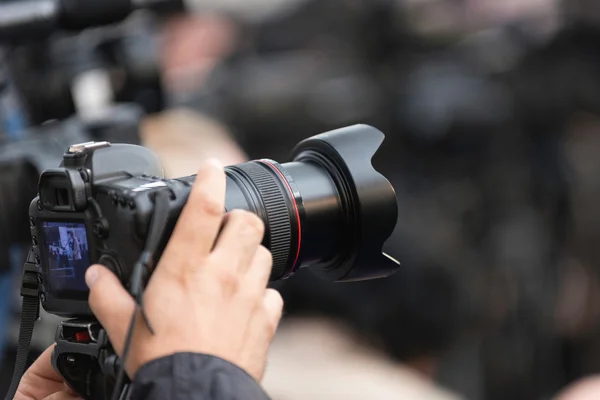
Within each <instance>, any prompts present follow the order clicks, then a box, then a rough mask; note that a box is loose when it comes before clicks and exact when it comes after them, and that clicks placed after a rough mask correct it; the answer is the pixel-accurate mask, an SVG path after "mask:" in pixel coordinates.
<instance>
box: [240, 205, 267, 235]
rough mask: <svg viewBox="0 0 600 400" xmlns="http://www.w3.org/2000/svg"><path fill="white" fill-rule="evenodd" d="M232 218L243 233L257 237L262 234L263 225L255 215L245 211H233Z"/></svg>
mask: <svg viewBox="0 0 600 400" xmlns="http://www.w3.org/2000/svg"><path fill="white" fill-rule="evenodd" d="M232 218H233V220H235V222H236V223H237V224H239V225H240V227H241V228H242V229H243V230H244V232H247V233H248V234H251V235H257V236H259V235H260V236H262V235H263V234H264V231H265V225H264V224H263V221H262V220H261V219H260V218H259V217H258V216H257V215H256V214H253V213H251V212H249V211H246V210H233V211H232Z"/></svg>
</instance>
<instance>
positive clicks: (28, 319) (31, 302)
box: [5, 250, 40, 400]
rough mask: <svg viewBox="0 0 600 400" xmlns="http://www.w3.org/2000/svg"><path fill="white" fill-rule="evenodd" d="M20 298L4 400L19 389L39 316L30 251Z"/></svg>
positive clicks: (35, 265)
mask: <svg viewBox="0 0 600 400" xmlns="http://www.w3.org/2000/svg"><path fill="white" fill-rule="evenodd" d="M21 296H22V297H23V304H22V307H21V326H20V328H19V342H18V345H17V358H16V361H15V369H14V371H13V376H12V381H11V382H10V389H8V393H7V394H6V398H5V400H12V399H13V398H14V396H15V393H16V392H17V388H18V387H19V382H20V381H21V377H22V376H23V373H24V372H25V367H26V366H27V356H28V355H29V346H30V345H31V337H32V336H33V327H34V325H35V322H36V321H37V320H38V318H39V316H40V298H39V296H40V282H39V278H38V271H37V263H36V261H35V256H34V254H33V251H32V250H29V253H28V254H27V261H25V265H24V268H23V279H22V281H21Z"/></svg>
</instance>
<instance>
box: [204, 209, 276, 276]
mask: <svg viewBox="0 0 600 400" xmlns="http://www.w3.org/2000/svg"><path fill="white" fill-rule="evenodd" d="M264 232H265V227H264V224H263V222H262V220H261V219H260V218H259V217H257V216H256V215H254V214H252V213H250V212H248V211H244V210H233V211H231V212H230V213H229V214H228V215H227V220H226V222H225V227H224V228H223V230H222V232H221V234H220V235H219V239H218V241H217V244H216V246H215V249H214V251H213V253H214V255H215V257H217V258H219V259H220V260H223V261H224V262H223V264H225V265H226V266H228V267H230V268H232V269H234V270H235V272H239V273H243V272H245V271H246V270H247V269H248V268H249V266H250V264H251V262H252V260H253V259H254V255H255V254H256V251H257V250H258V247H259V245H260V243H261V242H262V240H263V236H264ZM219 267H221V268H222V267H223V266H222V265H219Z"/></svg>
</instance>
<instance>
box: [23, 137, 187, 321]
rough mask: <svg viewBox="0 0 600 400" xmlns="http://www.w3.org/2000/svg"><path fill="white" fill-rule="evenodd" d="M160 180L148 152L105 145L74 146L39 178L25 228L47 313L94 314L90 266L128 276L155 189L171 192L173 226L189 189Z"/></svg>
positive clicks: (155, 162)
mask: <svg viewBox="0 0 600 400" xmlns="http://www.w3.org/2000/svg"><path fill="white" fill-rule="evenodd" d="M99 149H110V151H97V150H99ZM92 171H93V172H92ZM161 176H162V168H161V166H160V162H159V161H158V159H157V158H156V156H155V155H154V154H153V153H152V152H150V151H148V150H147V149H145V148H143V147H139V146H133V145H124V144H118V145H110V144H109V143H108V142H98V143H93V144H82V145H76V146H72V147H71V148H70V151H69V152H67V153H66V154H65V156H64V160H63V164H62V168H56V169H47V170H45V171H44V172H43V173H42V175H41V176H40V183H39V197H36V199H34V200H33V201H32V202H31V204H30V226H31V231H32V242H33V252H34V255H35V259H36V260H39V263H38V264H39V267H38V268H39V274H40V277H41V288H42V295H43V296H42V305H43V306H44V308H45V309H46V311H48V312H50V313H53V314H57V315H60V316H65V317H81V316H91V312H90V310H89V307H88V305H87V297H88V289H87V286H86V284H85V280H84V274H85V270H86V269H87V267H88V266H89V265H92V264H94V263H102V264H104V265H106V266H107V267H109V268H110V269H111V270H112V271H113V272H114V273H115V274H116V275H117V276H119V277H120V278H121V279H122V280H125V279H126V278H127V275H126V274H127V271H126V270H125V266H130V267H131V266H133V264H134V263H135V261H136V260H137V258H138V257H139V255H140V253H141V252H142V250H143V246H144V238H145V237H146V235H147V229H148V226H149V222H150V217H151V212H152V209H153V205H152V194H153V193H154V192H155V191H156V190H158V189H159V188H165V187H167V188H168V189H169V190H170V191H172V192H173V193H174V198H175V199H176V200H175V201H174V202H173V203H172V208H171V213H172V218H170V220H171V222H170V223H171V225H174V224H175V222H176V217H177V216H178V214H179V212H180V210H181V208H182V207H183V204H184V203H185V199H186V198H187V193H188V191H189V186H187V185H186V184H185V183H182V182H179V181H165V180H161V179H160V178H161ZM131 189H133V190H131ZM117 221H118V224H117ZM171 229H172V227H171ZM167 239H168V237H167V238H165V241H166V240H167ZM163 247H164V246H163Z"/></svg>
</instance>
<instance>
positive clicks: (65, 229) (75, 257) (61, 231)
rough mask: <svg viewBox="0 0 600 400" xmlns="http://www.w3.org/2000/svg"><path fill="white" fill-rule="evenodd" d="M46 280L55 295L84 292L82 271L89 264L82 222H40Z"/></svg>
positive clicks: (85, 289) (83, 274)
mask: <svg viewBox="0 0 600 400" xmlns="http://www.w3.org/2000/svg"><path fill="white" fill-rule="evenodd" d="M42 229H43V232H44V238H43V245H44V253H45V258H46V280H47V284H48V286H49V289H50V290H51V291H52V292H53V293H54V294H55V295H57V296H70V295H75V296H77V295H78V294H83V293H87V291H88V287H87V285H86V283H85V271H86V270H87V268H88V267H89V266H90V250H89V248H88V240H87V233H86V229H85V224H83V223H81V222H50V221H44V222H42Z"/></svg>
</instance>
